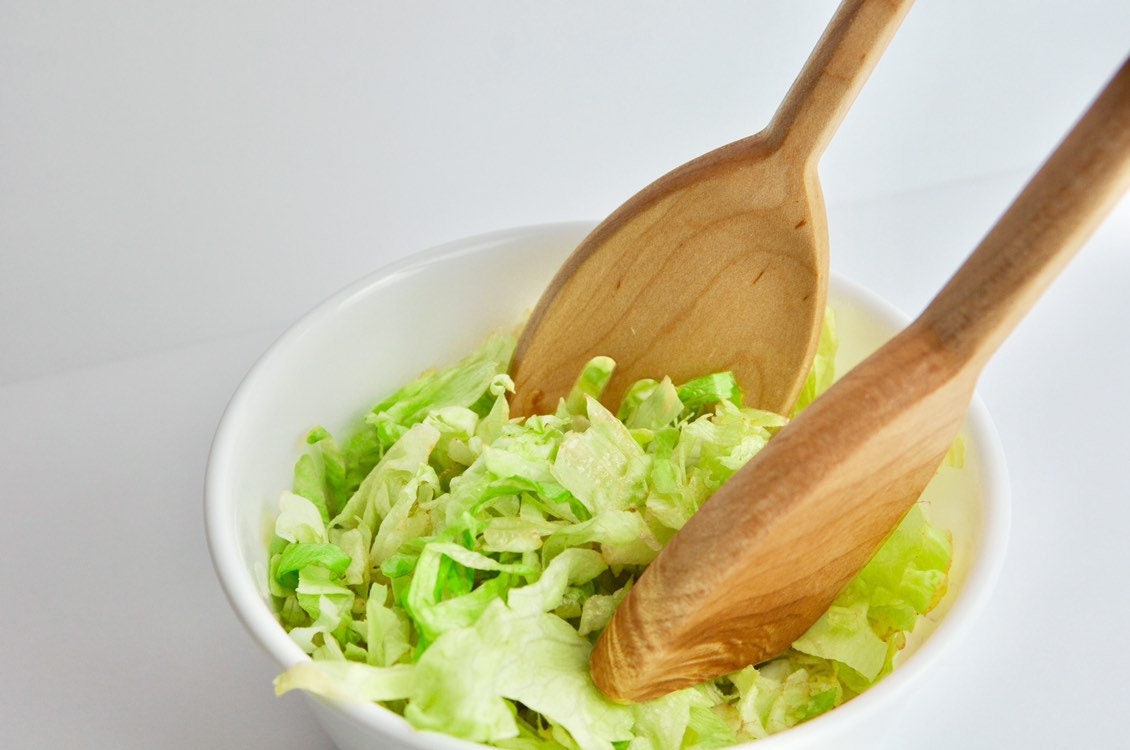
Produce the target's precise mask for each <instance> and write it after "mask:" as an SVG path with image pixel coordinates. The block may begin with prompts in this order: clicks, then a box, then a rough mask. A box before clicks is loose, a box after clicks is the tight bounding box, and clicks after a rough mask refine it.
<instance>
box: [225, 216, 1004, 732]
mask: <svg viewBox="0 0 1130 750" xmlns="http://www.w3.org/2000/svg"><path fill="white" fill-rule="evenodd" d="M591 228H592V225H591V224H588V223H565V224H548V225H541V226H534V227H528V228H521V229H512V230H507V231H502V232H496V233H493V234H487V235H483V236H479V237H473V238H470V239H465V240H460V241H457V242H453V243H450V244H447V245H444V246H442V247H438V248H435V249H433V250H430V251H428V252H424V253H420V254H417V255H414V256H412V257H410V258H408V259H406V260H403V261H401V262H399V263H396V264H393V265H392V266H389V267H387V268H385V269H384V270H381V271H378V272H376V273H374V274H372V275H370V276H368V277H366V278H364V279H362V280H361V281H359V282H357V283H356V284H353V285H352V286H350V287H348V288H346V289H344V290H342V291H341V292H339V293H338V294H336V295H334V296H333V297H332V298H330V299H329V300H327V301H326V302H325V303H323V304H322V305H320V306H319V307H317V308H316V309H315V310H313V311H312V312H310V313H309V314H308V315H306V316H305V317H304V318H302V319H301V320H300V321H299V322H298V323H297V324H295V325H294V326H293V327H292V328H291V329H290V330H288V331H287V332H286V333H285V334H284V335H283V336H282V337H281V338H279V340H278V341H276V342H275V344H274V345H273V346H271V348H270V349H269V350H268V351H267V352H266V353H265V354H264V355H263V356H262V357H261V358H260V359H259V361H258V362H257V363H256V364H255V366H254V367H253V368H252V369H251V371H250V372H249V373H248V375H247V377H246V378H245V379H244V381H243V383H242V384H241V385H240V387H239V389H238V391H237V392H236V394H235V396H234V397H233V398H232V400H231V403H230V404H229V405H228V408H227V410H226V412H225V414H224V417H223V420H222V421H221V423H220V426H219V429H218V431H217V433H216V437H215V441H214V443H213V445H212V452H211V456H210V458H209V462H208V474H207V480H206V487H205V520H206V527H207V534H208V544H209V547H210V549H211V553H212V560H213V563H214V565H215V567H216V571H217V573H218V575H219V578H220V582H221V584H222V585H223V587H224V590H225V592H226V593H227V596H228V599H229V601H230V602H231V605H232V607H233V609H234V610H235V612H236V614H237V615H238V616H239V618H240V619H241V620H242V621H243V623H244V625H245V626H246V627H247V629H248V631H249V632H250V633H251V635H252V636H253V637H254V638H255V640H256V641H258V642H259V644H260V645H261V646H262V647H263V648H265V649H266V650H267V652H268V653H269V654H270V655H271V656H272V657H274V659H275V660H276V661H277V662H278V664H279V669H280V671H281V670H282V669H283V668H285V667H288V666H290V665H292V664H294V663H296V662H298V661H300V660H304V659H306V658H307V657H306V655H305V654H303V653H302V651H301V650H300V649H299V648H298V647H297V646H296V645H295V644H294V643H293V642H291V640H290V638H289V637H288V636H287V634H286V633H285V632H284V630H283V628H282V627H281V626H280V625H279V623H278V621H277V620H276V619H275V615H274V612H273V611H272V609H271V605H270V603H269V601H270V600H269V597H268V596H267V594H266V590H265V589H266V573H265V570H266V564H267V544H268V541H269V539H270V536H271V530H272V528H273V522H274V515H275V513H276V511H277V503H278V497H279V492H280V491H281V490H282V489H284V488H288V487H289V483H290V479H291V471H292V467H293V464H294V461H295V460H296V459H297V457H298V456H299V455H300V453H301V451H302V447H303V438H304V436H305V434H306V432H307V431H308V430H309V429H310V428H311V427H312V426H314V425H318V424H320V425H324V426H325V427H327V428H328V429H330V430H331V431H332V432H335V433H337V432H340V431H347V430H349V429H350V428H351V427H352V426H353V425H355V424H356V423H357V422H358V420H360V418H361V416H362V415H363V414H364V413H366V412H367V411H368V409H369V408H370V407H371V405H372V404H374V403H376V402H377V401H378V400H380V398H382V397H383V396H384V395H386V394H387V393H388V392H390V391H391V390H393V389H394V388H396V387H398V386H400V385H402V384H403V383H405V382H408V381H409V380H411V379H412V378H414V377H415V376H417V375H418V374H419V373H420V372H422V371H423V370H425V369H427V368H429V367H432V366H435V365H441V364H445V363H448V362H451V361H454V360H456V359H457V358H459V357H461V356H462V355H464V354H465V353H467V352H468V351H469V350H470V349H471V348H473V347H474V346H475V345H477V344H478V343H479V342H481V341H482V340H483V339H484V337H485V336H486V335H487V334H489V333H490V332H491V331H493V330H497V329H503V328H507V329H508V328H512V327H513V326H514V325H515V324H516V323H518V322H519V321H520V320H521V319H522V318H523V317H524V315H525V314H526V313H528V312H529V310H530V309H531V308H532V307H533V305H534V303H535V302H536V300H537V297H538V295H539V294H540V293H541V290H542V289H543V288H544V287H545V286H546V284H547V283H548V281H549V279H550V277H551V276H552V275H553V273H554V272H555V271H556V270H557V268H558V266H560V264H561V262H562V261H563V260H564V258H565V257H566V256H567V255H568V253H569V252H570V251H571V250H572V249H573V248H574V247H575V246H576V245H577V243H578V242H579V241H580V240H581V239H582V238H583V237H584V236H585V235H586V234H587V233H588V231H589V230H590V229H591ZM830 301H831V304H832V307H833V309H834V310H835V311H836V314H837V322H838V325H839V330H840V334H841V342H842V343H841V353H840V356H839V359H838V361H837V371H838V372H844V371H846V370H847V369H848V368H849V367H850V366H852V365H853V364H855V363H856V362H858V361H859V360H860V359H862V358H863V357H864V356H866V354H867V353H868V352H870V351H871V350H873V349H874V348H876V347H877V346H878V345H880V344H881V343H882V342H883V341H885V340H886V339H887V338H889V337H890V336H891V334H892V333H894V332H895V331H896V330H898V329H899V328H901V327H902V326H903V325H904V324H905V322H906V319H905V317H904V316H902V315H900V314H899V313H897V312H895V311H894V310H892V309H891V308H890V307H889V306H887V305H886V304H885V303H883V302H882V301H881V300H879V299H877V298H875V297H874V296H873V295H872V294H870V293H868V292H867V291H865V290H863V289H861V288H860V287H858V286H856V285H854V284H851V283H849V282H847V281H845V280H844V279H841V278H834V279H833V282H832V286H831V296H830ZM965 434H966V440H967V456H966V459H967V461H966V466H965V468H964V469H963V470H961V471H949V472H944V473H942V474H941V475H939V477H937V478H936V479H935V482H934V483H933V484H932V485H931V487H930V489H929V490H928V493H929V496H930V500H931V515H932V517H933V518H934V519H935V520H937V521H938V522H940V523H941V524H942V525H943V526H945V527H946V528H949V529H951V530H952V531H953V535H954V540H955V545H954V547H955V550H954V553H955V554H954V567H953V571H952V580H951V584H950V588H949V592H948V593H947V595H946V597H945V599H944V600H943V601H942V603H941V604H940V605H939V606H938V608H937V609H936V610H934V612H932V613H931V615H930V616H929V618H927V619H926V620H925V621H924V622H923V623H921V624H920V626H919V627H918V628H917V629H916V631H915V632H914V634H913V636H912V637H911V638H910V641H909V643H908V645H907V647H906V649H905V650H904V651H903V652H902V654H901V656H900V660H899V663H898V666H897V667H896V669H895V671H894V672H892V674H891V675H890V676H889V677H887V678H886V679H885V680H883V681H881V682H880V683H879V684H878V685H876V686H875V687H873V688H872V689H871V690H869V691H868V692H866V693H864V694H863V695H861V696H859V697H858V698H856V699H854V700H852V701H849V702H847V703H846V704H844V705H843V706H840V707H839V708H837V709H835V710H833V711H830V712H829V713H827V714H824V715H823V716H820V717H818V718H816V719H814V720H812V721H809V722H808V723H806V724H803V725H800V726H798V727H795V728H793V729H790V730H788V731H786V732H783V733H781V734H778V735H775V736H773V737H770V738H768V739H765V740H760V741H758V742H757V743H756V746H757V747H758V748H759V749H760V750H787V749H788V750H791V749H794V748H801V747H822V746H826V745H830V744H832V743H833V742H834V743H835V746H836V747H840V748H843V747H845V746H860V747H864V746H867V747H873V746H874V742H875V740H876V739H878V738H880V737H881V736H882V734H883V731H884V728H885V724H886V720H887V718H889V717H890V716H892V715H893V710H892V709H895V708H896V706H895V705H894V704H895V703H896V702H898V701H900V700H901V699H902V698H904V697H905V696H906V695H907V693H908V691H909V690H911V689H912V688H913V686H914V685H915V684H916V683H918V682H919V681H920V680H921V679H922V677H923V675H924V674H925V673H926V672H927V671H928V670H929V668H930V664H931V663H933V662H934V660H936V659H937V658H939V656H940V655H941V654H942V653H943V652H944V651H945V650H946V649H948V648H953V647H954V646H955V644H956V643H957V642H958V641H959V639H960V637H961V635H962V633H963V632H964V631H965V630H966V629H967V628H968V627H969V626H970V624H971V622H972V621H973V620H974V618H975V615H976V614H977V613H978V611H979V610H980V609H981V608H982V605H983V604H984V603H985V601H986V599H987V597H988V596H989V593H990V591H991V589H992V587H993V584H994V582H995V580H996V577H997V573H998V571H999V569H1000V566H1001V562H1002V559H1003V555H1004V549H1005V545H1006V538H1007V527H1008V483H1007V478H1006V473H1005V467H1004V462H1003V458H1002V454H1001V450H1000V447H999V444H998V441H997V437H996V433H995V431H994V429H993V426H992V423H991V421H990V420H989V416H988V414H987V413H986V412H985V409H984V407H983V406H982V405H981V404H980V402H978V401H975V402H974V404H973V407H972V410H971V411H970V414H969V417H968V419H967V423H966V427H965ZM263 688H264V690H269V689H270V686H269V685H264V686H263ZM308 700H309V702H310V704H311V706H312V707H313V710H314V713H315V715H316V716H317V717H318V719H319V721H320V722H321V723H322V725H323V727H324V728H325V730H326V731H327V732H328V733H329V734H330V736H331V737H332V738H333V740H334V741H335V742H336V743H337V745H338V746H339V747H341V748H342V749H343V750H355V749H356V750H360V749H361V748H374V747H386V746H400V747H412V748H422V749H423V750H454V749H455V748H465V749H470V748H477V747H481V746H479V745H476V744H474V743H469V742H465V741H462V740H458V739H454V738H451V737H448V736H445V735H439V734H433V733H425V732H418V731H416V730H414V729H413V728H412V727H411V726H409V725H408V724H407V723H406V722H405V721H404V720H403V719H402V718H401V717H399V716H397V715H396V714H394V713H392V712H390V711H387V710H385V709H383V708H381V707H380V706H377V705H368V704H339V703H334V702H332V701H326V700H322V699H320V698H315V697H309V696H308ZM279 710H280V711H282V710H284V708H283V707H282V706H281V705H280V707H279Z"/></svg>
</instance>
